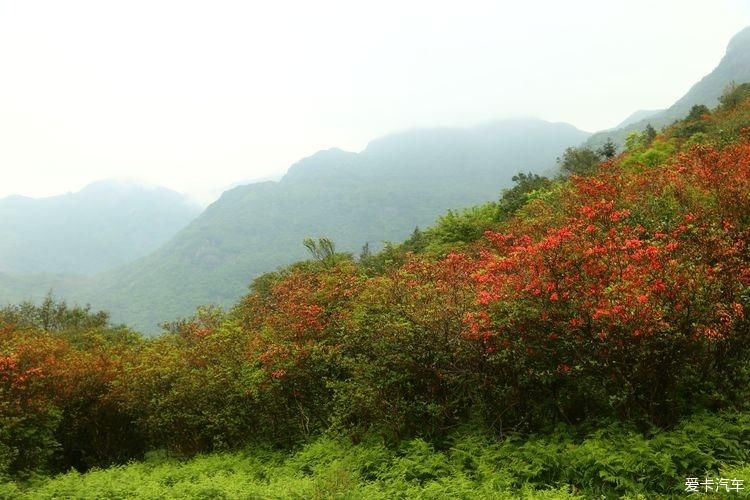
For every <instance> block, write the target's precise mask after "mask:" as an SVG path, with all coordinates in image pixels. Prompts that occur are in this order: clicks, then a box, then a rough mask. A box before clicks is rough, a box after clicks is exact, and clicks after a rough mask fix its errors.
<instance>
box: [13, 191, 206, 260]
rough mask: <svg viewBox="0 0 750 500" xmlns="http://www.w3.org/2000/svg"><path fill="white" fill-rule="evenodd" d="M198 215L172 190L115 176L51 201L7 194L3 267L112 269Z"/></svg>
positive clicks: (158, 241) (190, 205)
mask: <svg viewBox="0 0 750 500" xmlns="http://www.w3.org/2000/svg"><path fill="white" fill-rule="evenodd" d="M198 212H199V208H198V207H197V206H196V205H193V204H191V203H189V202H188V201H187V199H186V198H185V197H183V196H182V195H180V194H179V193H176V192H174V191H170V190H168V189H164V188H146V187H142V186H139V185H136V184H131V183H122V182H115V181H100V182H96V183H94V184H91V185H89V186H86V187H85V188H83V189H82V190H81V191H79V192H77V193H69V194H65V195H61V196H53V197H49V198H40V199H33V198H26V197H22V196H11V197H8V198H4V199H1V200H0V272H5V273H11V274H29V273H77V274H93V273H97V272H101V271H105V270H111V269H114V268H116V267H119V266H121V265H123V264H125V263H127V262H130V261H133V260H135V259H137V258H139V257H142V256H144V255H146V254H148V253H150V252H152V251H154V250H155V249H156V248H158V247H159V246H160V245H162V244H163V243H164V242H165V241H167V240H168V239H169V238H171V237H172V236H174V234H175V233H177V231H179V230H180V229H182V228H183V227H184V226H185V225H187V223H188V222H190V220H191V219H193V218H194V217H195V216H196V215H197V214H198Z"/></svg>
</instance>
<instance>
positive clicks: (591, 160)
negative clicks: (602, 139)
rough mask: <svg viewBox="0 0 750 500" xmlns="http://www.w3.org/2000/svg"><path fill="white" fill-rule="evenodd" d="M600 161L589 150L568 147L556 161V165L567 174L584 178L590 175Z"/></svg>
mask: <svg viewBox="0 0 750 500" xmlns="http://www.w3.org/2000/svg"><path fill="white" fill-rule="evenodd" d="M601 160H602V159H601V156H599V154H598V153H597V152H596V151H594V150H592V149H591V148H588V147H580V148H573V147H570V148H568V149H566V150H565V152H564V153H563V155H562V157H561V158H558V159H557V163H558V165H560V168H561V169H562V170H563V172H565V173H567V174H572V175H581V176H585V175H590V174H592V173H593V172H594V170H595V169H596V166H597V165H598V164H599V163H600V162H601Z"/></svg>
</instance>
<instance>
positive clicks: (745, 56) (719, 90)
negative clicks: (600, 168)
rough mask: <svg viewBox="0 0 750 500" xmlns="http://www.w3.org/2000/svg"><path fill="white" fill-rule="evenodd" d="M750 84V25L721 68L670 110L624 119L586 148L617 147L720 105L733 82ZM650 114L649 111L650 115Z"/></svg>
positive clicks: (739, 35)
mask: <svg viewBox="0 0 750 500" xmlns="http://www.w3.org/2000/svg"><path fill="white" fill-rule="evenodd" d="M733 82H734V83H736V84H740V83H745V82H750V26H748V27H747V28H745V29H743V30H742V31H740V32H739V33H737V34H736V35H735V36H734V37H732V40H731V41H730V42H729V45H727V51H726V54H725V55H724V57H723V58H722V60H721V62H719V65H718V66H717V67H716V68H715V69H714V70H713V71H712V72H711V73H709V74H708V75H706V76H705V77H703V78H702V79H701V80H700V81H699V82H698V83H696V84H695V85H693V86H692V87H691V88H690V90H688V92H687V93H686V94H685V95H684V96H682V97H681V98H680V99H679V100H678V101H677V102H675V103H674V104H673V105H672V106H670V107H669V108H667V109H665V110H663V111H659V112H657V113H651V114H649V115H647V116H646V117H645V118H643V119H640V120H636V121H633V120H631V119H628V120H625V122H624V123H625V126H622V124H621V126H620V127H618V128H617V129H616V130H608V131H603V132H599V133H596V134H594V135H592V136H591V137H589V139H588V141H587V142H586V145H587V146H590V147H592V148H597V147H599V146H601V145H602V144H603V143H604V142H605V141H606V140H607V138H608V137H610V138H611V139H612V140H613V141H615V142H616V143H618V144H620V145H621V144H624V143H625V138H626V137H627V136H628V134H630V133H631V132H633V131H640V130H643V129H645V128H646V126H647V125H648V124H649V123H650V124H651V125H652V126H653V127H654V128H656V129H657V130H658V129H660V128H662V127H664V126H666V125H669V124H671V123H673V122H674V121H675V120H680V119H682V118H684V117H685V116H687V114H688V113H689V112H690V108H692V107H693V106H695V105H696V104H703V105H705V106H708V107H709V108H714V107H715V106H716V105H717V104H718V103H719V97H721V95H722V94H723V93H724V90H725V89H726V88H727V85H729V84H731V83H733ZM647 113H648V112H647Z"/></svg>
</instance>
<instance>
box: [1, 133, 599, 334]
mask: <svg viewBox="0 0 750 500" xmlns="http://www.w3.org/2000/svg"><path fill="white" fill-rule="evenodd" d="M586 137H587V134H586V133H585V132H582V131H580V130H577V129H575V128H574V127H572V126H570V125H567V124H561V123H548V122H544V121H541V120H507V121H500V122H496V123H491V124H487V125H483V126H478V127H474V128H468V129H459V128H438V129H417V130H411V131H407V132H402V133H398V134H393V135H390V136H386V137H383V138H381V139H378V140H375V141H373V142H371V143H370V144H369V145H368V146H367V148H366V149H365V150H364V151H362V152H360V153H351V152H345V151H341V150H338V149H330V150H326V151H321V152H318V153H316V154H315V155H313V156H311V157H308V158H305V159H303V160H301V161H299V162H298V163H296V164H295V165H293V166H292V167H291V168H290V169H289V171H288V173H287V174H286V175H285V176H284V177H283V178H282V179H281V181H279V182H262V183H257V184H251V185H248V186H241V187H237V188H234V189H232V190H230V191H227V192H225V193H224V194H223V195H222V196H221V198H220V199H219V200H218V201H216V202H215V203H213V204H212V205H211V206H209V207H208V208H207V209H206V210H205V212H204V213H202V214H201V215H200V216H199V217H198V218H197V219H195V220H194V221H193V222H191V223H190V224H189V225H188V226H187V227H186V228H184V229H183V230H182V231H180V232H179V233H178V234H177V235H176V236H175V237H174V238H172V239H171V240H170V241H168V242H167V243H166V244H165V245H163V246H162V247H161V248H159V249H158V250H157V251H156V252H154V253H152V254H151V255H149V256H147V257H145V258H143V259H141V260H139V261H137V262H134V263H132V264H129V265H126V266H124V267H122V268H120V269H118V270H116V271H113V272H111V273H106V274H102V275H99V276H96V277H95V278H93V279H91V280H88V281H85V282H83V283H80V282H78V283H76V284H75V286H72V287H68V286H67V281H65V280H63V281H65V283H66V284H65V285H63V287H64V290H65V292H64V293H58V292H57V289H56V286H55V283H50V282H45V281H44V280H40V279H36V283H35V284H34V285H33V286H32V285H27V286H25V287H24V292H25V293H24V294H23V295H18V294H14V295H10V296H3V297H0V299H3V300H0V302H8V301H11V302H12V301H18V300H21V299H24V298H27V297H34V298H39V297H41V296H43V295H44V294H46V293H47V292H48V291H49V289H50V288H52V289H53V291H55V292H56V294H57V295H59V296H61V297H65V298H68V299H72V300H77V301H79V302H89V303H91V304H92V305H93V306H94V307H96V308H102V309H106V310H108V311H110V312H111V313H112V317H113V318H114V319H115V320H116V321H122V322H126V323H128V324H130V325H133V326H135V327H137V328H139V329H141V330H142V331H146V332H154V331H155V330H156V325H157V324H158V323H160V322H163V321H167V320H171V319H174V318H176V317H180V316H185V315H188V314H190V313H191V312H192V311H193V310H194V308H195V307H196V306H198V305H201V304H209V303H218V304H222V305H229V304H231V303H232V302H234V301H235V300H236V299H237V298H238V297H240V296H241V295H242V294H243V293H244V292H245V291H246V289H247V284H248V283H249V282H250V281H251V280H252V278H253V277H255V276H257V275H259V274H261V273H264V272H267V271H271V270H273V269H275V268H276V267H278V266H281V265H284V264H289V263H291V262H293V261H295V260H298V259H300V258H303V257H304V256H305V252H306V251H305V249H304V247H303V245H302V241H303V239H304V238H306V237H318V236H326V237H329V238H331V239H333V240H334V241H335V243H336V245H337V248H338V249H340V250H341V251H349V252H356V253H358V252H359V251H360V249H361V248H362V246H363V245H364V244H365V243H369V244H370V246H371V248H372V249H377V248H379V247H380V246H381V244H382V242H383V241H386V240H391V241H398V240H402V239H404V238H405V237H406V236H407V235H408V234H409V233H410V232H411V231H413V230H414V228H415V226H426V225H429V224H431V223H432V222H433V221H434V220H435V218H436V217H437V216H438V215H439V214H441V213H443V212H444V211H445V210H446V209H448V208H460V207H466V206H468V205H472V204H476V203H480V202H483V201H487V200H493V199H496V198H497V197H498V196H499V194H500V192H501V190H502V188H504V187H507V186H509V184H510V181H511V177H512V176H513V175H514V174H515V173H517V172H519V171H533V172H540V171H544V170H546V169H549V168H551V167H552V166H553V165H554V159H555V158H556V156H558V155H559V154H560V153H561V152H562V151H563V149H564V148H565V147H566V146H569V145H571V144H577V143H580V142H581V141H582V140H584V139H585V138H586ZM61 279H62V278H56V280H57V282H58V283H57V286H60V280H61ZM2 281H7V280H1V279H0V282H2ZM8 289H11V290H12V289H18V287H15V286H12V285H11V286H7V287H6V290H8ZM0 290H2V287H0ZM153 304H159V305H160V306H159V308H153V307H152V305H153Z"/></svg>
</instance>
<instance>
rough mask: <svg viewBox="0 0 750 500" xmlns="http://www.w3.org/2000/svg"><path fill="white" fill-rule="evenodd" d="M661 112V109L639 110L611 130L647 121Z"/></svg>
mask: <svg viewBox="0 0 750 500" xmlns="http://www.w3.org/2000/svg"><path fill="white" fill-rule="evenodd" d="M663 111H664V110H663V109H639V110H638V111H636V112H635V113H633V114H631V115H630V116H628V117H627V118H625V119H624V120H623V121H621V122H620V123H618V124H617V126H616V127H613V129H618V128H623V127H627V126H628V125H632V124H633V123H638V122H639V121H642V120H647V119H648V118H651V117H652V116H655V115H657V114H659V113H661V112H663Z"/></svg>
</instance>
